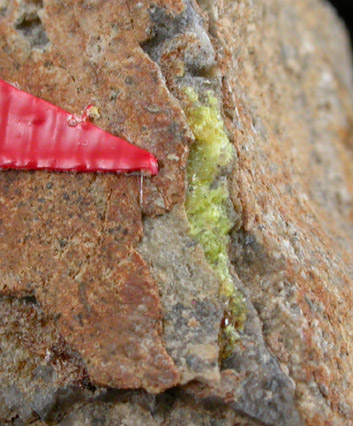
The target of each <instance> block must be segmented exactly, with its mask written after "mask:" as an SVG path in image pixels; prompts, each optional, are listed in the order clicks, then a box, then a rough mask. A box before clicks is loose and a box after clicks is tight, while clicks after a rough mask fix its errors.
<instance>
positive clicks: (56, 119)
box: [0, 80, 158, 175]
mask: <svg viewBox="0 0 353 426" xmlns="http://www.w3.org/2000/svg"><path fill="white" fill-rule="evenodd" d="M86 120H87V114H84V115H83V116H82V117H81V119H79V118H77V117H75V116H73V115H72V114H70V113H68V112H66V111H64V110H63V109H61V108H59V107H57V106H55V105H53V104H51V103H49V102H46V101H44V100H43V99H40V98H37V97H36V96H33V95H31V94H29V93H27V92H23V91H21V90H19V89H16V88H15V87H13V86H12V85H10V84H8V83H6V82H4V81H2V80H0V168H3V169H25V170H29V169H31V170H40V169H46V170H56V171H77V172H98V171H99V172H117V173H127V172H136V171H148V172H149V173H151V175H156V174H157V173H158V163H157V160H156V158H155V157H154V156H153V155H152V154H151V153H149V152H148V151H145V150H143V149H141V148H139V147H137V146H135V145H132V144H130V143H129V142H127V141H125V140H124V139H121V138H119V137H117V136H113V135H112V134H110V133H108V132H105V131H104V130H102V129H100V128H99V127H97V126H95V125H93V124H92V123H90V122H89V121H86Z"/></svg>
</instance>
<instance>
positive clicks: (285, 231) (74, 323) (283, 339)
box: [0, 0, 353, 426]
mask: <svg viewBox="0 0 353 426" xmlns="http://www.w3.org/2000/svg"><path fill="white" fill-rule="evenodd" d="M348 52H349V49H348V45H347V38H346V35H345V34H344V30H343V29H342V26H341V24H340V22H339V21H338V19H337V17H336V16H335V13H334V11H333V10H331V8H330V7H328V6H327V4H326V3H324V1H320V0H298V1H296V2H292V1H290V0H282V1H277V0H255V1H250V0H238V1H234V0H199V1H196V0H174V1H170V0H154V1H153V0H143V1H138V0H128V1H123V0H119V1H115V2H108V1H103V0H90V1H83V0H82V1H81V0H79V1H77V0H65V1H57V0H44V1H37V0H14V1H6V0H5V1H1V0H0V78H1V79H3V80H6V81H7V82H9V83H12V84H14V85H16V86H17V87H19V88H21V89H23V90H26V91H28V92H30V93H32V94H34V95H36V96H40V97H42V98H44V99H46V100H48V101H50V102H52V103H54V104H56V105H58V106H60V107H62V108H64V109H66V110H68V111H70V112H72V113H75V114H80V112H81V111H82V110H83V109H84V107H85V106H87V105H88V104H91V103H92V104H94V105H96V106H97V107H98V108H99V109H100V114H101V115H100V117H99V118H98V119H96V120H95V124H97V125H98V126H100V127H101V128H103V129H104V130H107V131H109V132H111V133H113V134H116V135H118V136H120V137H124V138H125V139H127V140H129V141H131V142H132V143H134V144H136V145H138V146H140V147H143V148H145V149H148V150H150V151H151V152H152V153H153V154H154V155H156V157H157V159H158V161H159V166H160V172H159V174H158V175H157V176H155V177H153V178H151V179H148V178H145V179H144V180H143V182H142V183H141V181H140V179H139V178H138V177H136V176H122V175H114V174H105V175H102V174H94V175H92V174H74V173H72V174H68V173H63V174H60V173H48V172H21V171H6V172H5V171H2V172H0V424H1V425H2V424H4V425H9V424H15V425H23V424H34V425H37V426H43V425H44V424H58V425H59V424H60V425H63V426H64V425H72V424H74V425H84V424H102V425H111V424H126V425H166V424H168V425H203V424H205V425H219V426H228V425H229V426H230V425H244V426H245V425H249V426H253V425H254V426H255V425H276V426H277V425H279V426H282V425H284V426H285V425H288V426H296V425H311V426H321V425H325V426H329V425H332V426H333V425H338V426H341V425H342V426H347V425H348V426H349V425H353V377H352V371H353V358H352V353H353V347H352V345H353V340H352V339H353V335H352V331H351V324H352V323H353V318H352V314H351V305H352V303H353V294H352V283H353V267H352V265H353V244H352V238H353V225H352V221H353V166H352V164H353V131H352V128H353V124H352V123H353V86H352V77H351V70H352V68H351V66H352V65H351V58H350V56H349V53H348ZM188 94H189V95H188ZM190 94H195V95H190ZM190 96H191V97H190ZM192 96H194V97H195V96H196V98H195V99H196V100H197V102H199V104H200V108H201V109H199V110H197V109H194V111H196V112H195V113H196V114H197V113H198V111H204V114H206V113H205V111H206V112H207V111H208V110H207V109H206V110H205V109H203V110H202V108H203V107H204V106H205V105H207V102H208V101H207V99H214V100H216V103H217V104H218V107H217V108H219V117H218V118H217V120H218V121H217V126H221V127H223V128H224V131H225V132H226V135H227V137H228V138H229V141H230V142H231V143H232V144H233V145H234V154H233V156H234V158H233V161H232V163H231V164H229V165H228V166H227V167H225V166H222V167H220V171H219V173H218V174H217V178H216V179H215V180H214V182H212V185H211V189H215V188H216V189H217V188H219V187H220V185H225V187H226V188H227V191H225V192H223V194H226V198H227V199H226V200H225V201H224V206H225V207H224V208H225V209H226V210H227V214H228V217H229V218H230V219H229V220H231V221H232V229H231V231H230V233H229V236H227V238H228V240H227V241H229V247H228V254H227V255H226V256H225V258H222V262H223V263H224V265H227V266H226V267H227V268H228V269H227V274H228V275H227V276H228V277H229V280H230V283H231V285H232V286H233V287H234V294H236V295H237V297H238V300H239V301H240V302H239V303H241V306H242V310H243V311H245V312H246V316H245V318H246V319H245V321H244V324H241V323H240V322H239V323H237V324H228V325H227V324H226V322H227V321H228V319H227V318H229V317H227V315H226V314H225V312H229V310H230V309H232V308H231V307H230V306H232V305H230V304H229V303H230V302H229V300H227V298H226V297H225V296H224V295H222V296H221V294H220V291H221V288H222V278H221V277H220V276H219V275H217V273H215V270H214V269H213V268H212V265H210V264H208V262H207V256H205V254H204V251H203V249H204V247H203V246H202V245H201V244H199V243H198V242H197V240H196V239H194V238H193V237H192V236H191V234H190V223H189V221H188V214H187V213H188V212H187V208H186V207H185V200H186V199H187V197H188V191H191V190H192V188H191V187H188V184H187V182H188V183H189V184H190V182H191V181H190V176H188V179H186V169H187V161H188V153H189V147H190V146H191V144H196V143H197V142H198V140H197V139H198V135H197V128H196V127H195V122H196V123H197V125H198V126H200V128H203V127H202V126H205V123H207V125H208V126H209V125H210V124H209V123H210V122H211V121H205V122H203V120H204V116H203V115H202V114H200V115H199V116H198V117H197V120H194V122H193V125H191V122H190V108H192V106H190V102H196V101H195V99H194V100H192V99H191V98H192ZM193 167H195V165H193ZM141 185H142V186H141ZM205 196H206V197H207V194H206V195H205ZM222 202H223V201H222ZM215 211H216V210H212V205H211V206H210V207H209V210H208V211H206V213H207V214H215ZM204 231H205V232H207V229H206V228H205V230H204ZM222 255H224V253H223V254H222ZM233 317H235V313H234V312H233V316H232V318H233ZM225 327H226V328H227V327H228V328H229V327H230V328H229V329H230V330H231V333H228V334H224V329H225ZM222 330H223V331H222ZM222 333H223V334H222ZM225 335H226V336H228V338H229V341H228V342H227V344H226V347H227V351H225V352H224V351H222V347H223V346H224V342H222V344H221V336H223V337H222V339H224V336H225Z"/></svg>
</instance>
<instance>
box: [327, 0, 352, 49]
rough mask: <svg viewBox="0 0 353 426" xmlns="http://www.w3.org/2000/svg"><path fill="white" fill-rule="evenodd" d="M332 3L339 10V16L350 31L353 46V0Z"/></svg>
mask: <svg viewBox="0 0 353 426" xmlns="http://www.w3.org/2000/svg"><path fill="white" fill-rule="evenodd" d="M330 3H331V4H332V5H333V6H334V7H335V8H336V9H337V12H338V14H339V15H340V16H341V18H343V20H344V21H345V23H346V26H347V27H348V30H349V31H350V36H351V41H352V42H351V44H352V46H353V0H330Z"/></svg>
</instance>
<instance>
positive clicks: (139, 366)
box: [0, 1, 188, 392]
mask: <svg viewBox="0 0 353 426" xmlns="http://www.w3.org/2000/svg"><path fill="white" fill-rule="evenodd" d="M23 4H24V3H23ZM23 4H20V5H18V4H17V3H16V4H15V5H13V6H12V7H11V8H9V9H8V11H7V13H6V14H5V16H3V17H2V18H1V28H0V64H1V73H0V78H2V79H3V80H5V81H8V82H10V83H13V84H17V85H18V86H19V87H20V88H21V89H23V90H26V91H28V92H30V93H32V94H34V95H36V96H39V97H41V98H43V99H46V100H48V101H49V102H51V103H54V104H56V105H58V106H60V107H62V108H64V109H66V110H68V111H71V112H73V113H78V114H79V113H80V112H81V111H82V109H83V108H84V107H85V106H87V105H88V104H90V103H94V104H95V105H96V106H98V107H99V109H100V112H101V117H100V118H99V119H98V120H96V122H95V124H97V125H98V126H99V127H101V128H103V129H104V130H106V131H109V132H111V133H113V134H116V135H119V136H121V137H124V138H125V139H127V140H129V141H131V142H133V143H135V144H137V145H139V146H140V147H142V148H144V149H147V150H149V151H151V152H152V153H153V154H154V155H155V156H156V157H157V158H158V161H159V164H160V173H159V175H158V176H156V177H155V178H153V179H151V180H149V179H145V180H144V184H143V197H142V206H140V184H139V179H138V178H136V177H125V176H117V175H113V174H110V175H88V174H60V173H47V172H17V171H7V172H1V173H0V259H1V260H0V272H1V276H2V279H1V282H0V292H1V293H2V294H7V295H12V296H16V297H21V296H23V295H35V296H36V298H37V299H38V301H39V303H40V304H41V306H42V308H43V309H44V311H46V312H50V314H51V315H54V317H55V318H56V321H57V324H58V327H59V331H60V333H61V335H62V336H63V337H64V339H65V340H66V341H67V342H68V343H69V344H70V345H72V347H73V348H74V349H75V350H77V351H78V352H79V353H80V354H81V356H82V357H83V359H84V361H85V363H86V365H87V370H88V374H89V376H90V378H91V380H92V381H93V382H94V383H97V384H100V385H105V386H111V387H120V388H138V387H143V388H145V389H146V390H148V391H150V392H160V391H162V390H164V389H167V388H169V387H171V386H174V385H175V384H177V383H178V380H179V373H178V371H177V369H176V367H175V365H174V363H173V361H172V359H171V358H170V357H169V355H168V354H167V352H166V350H165V348H164V345H163V341H162V339H161V307H160V302H159V295H158V288H157V286H156V283H155V282H154V281H153V279H152V278H151V275H150V271H149V268H148V266H147V265H146V263H145V262H144V260H143V259H142V258H141V256H140V255H139V254H138V253H137V252H136V251H135V248H134V247H135V246H136V244H137V243H138V241H139V240H140V238H141V236H142V232H143V230H142V212H144V213H145V214H151V215H155V214H160V213H163V212H165V211H167V210H169V209H170V208H171V207H172V206H173V204H175V203H176V202H178V201H180V200H182V199H183V194H184V176H183V170H184V166H185V161H186V153H187V147H186V144H187V142H188V140H187V138H186V137H185V136H186V134H187V130H186V128H185V126H184V124H183V119H182V113H181V112H180V110H179V108H177V106H176V105H175V103H174V102H173V101H172V99H171V98H170V95H169V93H168V91H167V90H166V88H165V86H164V84H163V82H162V81H161V78H160V76H159V73H158V69H157V67H156V65H155V64H154V63H153V62H152V61H151V60H150V59H149V58H148V57H147V56H146V55H145V53H144V52H143V50H142V49H141V47H140V45H139V43H141V42H143V41H144V40H145V39H146V38H148V36H149V33H148V31H147V32H146V31H145V29H146V27H147V28H148V25H149V24H148V19H149V15H148V7H149V3H146V5H145V6H146V7H145V8H142V9H138V10H139V11H140V12H139V13H136V14H134V16H135V19H134V21H133V22H132V20H131V10H129V9H128V7H127V6H126V4H127V3H124V4H125V6H124V7H123V6H122V4H120V2H117V3H116V4H115V6H114V5H112V4H111V3H110V2H104V1H101V2H95V3H94V4H93V3H90V4H87V3H86V2H83V1H65V2H56V1H48V2H46V3H45V9H43V8H42V6H41V3H33V4H32V3H31V4H29V6H28V7H29V9H31V11H32V12H31V13H34V12H33V10H32V9H36V8H37V9H38V8H39V9H40V10H39V9H38V10H37V9H36V10H35V13H37V12H38V16H40V19H41V22H42V25H43V28H44V29H45V33H46V38H47V40H49V42H48V43H47V44H46V45H44V46H39V47H38V48H37V49H31V48H30V45H29V43H28V40H27V39H26V37H23V39H22V38H21V37H18V36H17V34H16V31H18V29H16V22H18V19H19V17H20V16H21V15H22V14H23V13H27V12H26V9H23V7H24V6H23ZM129 5H131V7H132V8H135V6H136V5H134V3H133V2H131V4H130V3H129ZM29 9H28V10H29ZM54 15H55V16H56V18H55V19H52V18H51V17H52V16H54ZM31 16H32V15H31ZM35 22H37V23H38V20H37V21H35ZM68 34H70V37H68ZM15 35H16V37H13V36H15ZM44 40H45V39H44ZM32 42H33V40H32ZM34 42H35V40H34ZM97 46H99V48H97Z"/></svg>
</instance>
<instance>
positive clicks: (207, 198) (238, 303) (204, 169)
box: [185, 88, 246, 358]
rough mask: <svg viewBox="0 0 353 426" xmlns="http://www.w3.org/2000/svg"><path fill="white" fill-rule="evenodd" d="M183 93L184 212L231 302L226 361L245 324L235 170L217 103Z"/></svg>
mask: <svg viewBox="0 0 353 426" xmlns="http://www.w3.org/2000/svg"><path fill="white" fill-rule="evenodd" d="M185 93H186V95H187V99H188V102H189V105H188V107H187V108H186V111H185V112H186V116H187V120H188V124H189V126H190V129H191V130H192V132H193V134H194V137H195V142H194V143H193V145H192V146H191V148H190V154H189V161H188V168H187V180H188V194H187V199H186V211H187V215H188V218H189V222H190V227H191V234H192V236H193V237H194V238H195V239H196V240H197V241H198V242H199V243H200V244H201V246H202V247H203V250H204V252H205V256H206V259H207V261H208V263H209V264H210V266H211V267H212V268H213V269H214V270H215V271H216V273H217V274H218V276H219V278H220V281H221V288H220V293H221V296H222V297H225V298H226V300H227V306H226V311H225V316H224V319H223V322H224V324H223V328H222V330H221V334H220V344H221V357H223V358H226V357H228V356H229V355H230V354H231V352H232V347H233V346H234V345H235V344H236V342H237V340H238V339H239V335H238V333H237V330H241V329H242V328H243V325H244V322H245V319H246V306H245V301H244V298H243V296H242V294H240V293H239V292H238V291H237V290H236V289H235V287H234V284H233V280H232V277H231V275H230V272H229V259H228V252H227V247H228V244H229V232H230V230H231V229H232V227H233V221H232V220H231V218H230V216H229V213H228V211H229V210H228V209H229V208H228V207H227V201H228V200H229V192H228V184H227V180H226V179H225V178H224V169H226V168H227V167H229V166H230V165H231V163H232V159H233V158H234V156H235V153H234V148H233V146H232V144H231V143H230V141H229V139H228V137H227V135H226V133H225V131H224V123H223V120H222V117H221V113H220V109H219V103H218V100H217V98H216V97H215V96H214V95H213V94H212V93H211V92H209V93H208V97H207V101H206V102H205V104H202V103H201V102H200V101H199V97H198V95H197V93H196V92H195V91H194V89H192V88H186V89H185Z"/></svg>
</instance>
